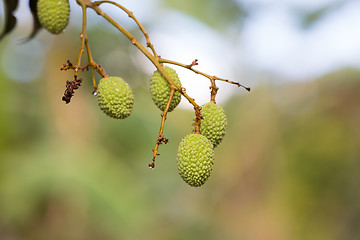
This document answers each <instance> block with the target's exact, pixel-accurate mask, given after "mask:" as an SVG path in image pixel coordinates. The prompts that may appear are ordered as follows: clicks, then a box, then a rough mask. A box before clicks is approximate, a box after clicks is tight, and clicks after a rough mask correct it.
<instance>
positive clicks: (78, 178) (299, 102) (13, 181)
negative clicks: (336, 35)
mask: <svg viewBox="0 0 360 240" xmlns="http://www.w3.org/2000/svg"><path fill="white" fill-rule="evenodd" d="M137 2H140V1H137ZM150 2H151V1H150ZM239 2H240V1H230V0H229V1H211V0H203V1H195V2H193V1H180V2H179V1H170V0H169V1H152V4H157V5H156V7H157V8H159V9H158V10H156V11H157V12H156V13H157V17H153V18H151V19H150V20H148V21H146V27H148V28H150V29H152V28H153V27H154V26H156V25H157V24H158V23H159V22H160V20H161V17H162V15H161V14H163V13H166V12H169V11H177V12H178V13H182V14H184V15H186V16H187V17H189V18H191V19H192V21H197V22H201V23H202V24H204V27H205V26H206V27H207V28H210V29H212V30H211V31H214V33H215V34H217V35H219V36H226V37H229V38H231V37H233V36H234V35H235V34H241V31H242V26H243V25H242V24H243V23H244V20H246V19H247V17H248V16H249V15H251V11H253V9H252V8H246V7H244V5H242V4H239ZM245 2H246V1H245ZM21 3H22V4H24V1H22V2H21ZM25 4H26V3H25ZM145 5H146V6H147V5H149V2H147V3H146V4H145ZM326 6H327V8H323V9H321V10H322V11H320V10H317V11H313V12H312V11H308V12H306V14H305V13H304V14H302V15H301V16H300V19H302V20H303V23H306V24H305V25H306V26H307V27H308V26H310V25H311V24H316V21H317V20H318V19H321V17H322V15H321V14H324V13H325V12H326V11H327V10H328V9H331V10H332V11H336V9H335V10H334V8H332V6H333V5H331V4H328V5H326ZM72 7H77V6H76V5H75V4H74V3H73V2H72ZM144 8H145V7H144ZM143 11H144V12H145V13H146V12H147V11H146V8H145V10H143ZM140 13H142V12H141V11H140ZM79 14H80V13H79V11H77V10H73V9H72V17H73V18H72V19H74V20H72V22H70V25H69V27H68V29H67V31H66V32H65V33H63V34H61V35H60V36H57V37H54V36H50V34H48V33H47V32H46V31H42V32H40V33H39V34H38V35H37V36H36V37H35V39H33V40H31V41H29V42H27V43H21V41H20V40H21V38H24V37H26V36H27V34H28V32H29V29H30V28H31V23H27V24H23V25H21V24H20V25H19V26H18V27H17V29H16V30H15V31H14V32H12V33H11V34H10V35H9V36H7V37H6V38H5V39H4V40H3V41H2V42H0V55H1V61H2V62H1V68H0V80H1V81H0V239H1V240H18V239H19V240H20V239H21V240H22V239H24V240H48V239H53V240H56V239H59V240H65V239H66V240H82V239H84V240H85V239H86V240H90V239H109V240H111V239H158V240H160V239H179V240H180V239H214V240H215V239H229V240H232V239H240V240H241V239H243V240H272V239H274V240H288V239H292V240H297V239H298V240H304V239H306V240H337V239H341V240H354V239H360V174H359V169H360V146H359V143H360V125H359V123H360V104H359V102H360V69H357V68H354V67H343V68H341V69H339V68H336V67H334V68H333V69H331V70H330V71H328V72H327V73H326V74H322V76H320V77H314V78H313V79H307V80H306V81H292V80H291V79H284V78H283V77H279V76H277V75H276V74H273V73H271V72H270V73H264V72H262V73H259V72H260V70H256V71H255V70H254V69H251V70H249V71H250V72H251V73H252V74H251V76H252V78H251V81H249V79H245V78H246V77H249V76H250V75H243V74H242V72H236V71H234V72H235V73H233V76H234V78H235V79H232V80H235V81H240V82H242V81H241V80H242V79H244V81H245V83H246V85H249V86H250V87H252V91H251V92H250V93H247V92H245V91H244V90H242V89H237V88H236V87H235V86H230V85H221V88H220V93H221V91H223V94H224V92H225V94H226V99H227V101H225V100H224V101H223V102H222V104H221V105H222V106H223V107H224V109H225V111H226V113H227V116H228V130H227V134H226V136H225V138H224V140H223V142H222V144H220V146H219V147H217V148H216V152H215V154H216V155H215V165H214V171H213V173H212V176H211V177H210V178H209V180H208V181H207V182H206V184H205V185H204V186H202V187H200V188H191V187H189V186H188V185H186V184H185V183H184V182H183V181H182V179H181V178H180V177H179V175H178V173H177V169H176V151H177V146H178V144H179V142H180V141H181V139H182V138H183V137H184V136H185V135H187V134H188V133H190V131H191V128H192V125H191V121H192V118H193V112H192V111H190V110H188V109H187V108H184V107H182V108H178V109H177V110H176V111H174V112H172V113H170V114H169V115H168V119H167V122H166V127H165V136H166V137H167V138H169V139H170V142H169V144H167V145H166V146H164V145H162V146H160V153H161V155H160V156H159V157H158V158H157V166H156V168H155V169H154V170H149V169H148V167H147V164H148V163H150V161H151V158H152V151H151V150H152V148H153V147H154V144H155V141H156V137H157V133H158V129H159V126H160V120H161V119H160V111H159V110H158V109H157V108H156V107H155V106H154V105H153V103H152V101H151V100H150V99H151V96H150V93H149V90H148V79H149V77H150V75H151V74H152V72H151V71H152V70H150V71H147V69H152V67H151V65H149V63H148V62H147V61H146V59H144V58H143V57H141V56H140V55H138V54H137V51H136V49H135V48H134V47H133V46H132V45H131V44H130V43H129V42H128V40H127V39H125V38H124V37H123V36H122V35H121V34H120V33H118V32H117V31H115V30H114V29H112V28H111V27H105V26H107V25H106V23H105V22H104V21H103V20H101V19H100V20H99V18H98V17H97V16H95V15H94V14H90V24H91V26H90V28H89V32H88V34H89V39H90V45H91V47H92V52H93V55H94V58H95V61H97V62H98V63H100V64H102V65H103V67H104V68H105V70H106V71H107V72H108V73H110V74H111V75H120V76H122V77H123V78H124V79H127V81H128V82H129V84H130V85H131V87H132V88H133V90H134V92H135V107H134V110H133V113H132V115H131V116H130V117H129V118H128V119H125V120H113V119H109V118H108V117H107V116H105V115H104V114H103V113H102V112H101V111H100V110H99V109H98V106H97V101H96V98H95V97H94V96H92V95H91V92H92V83H91V80H90V79H91V77H90V74H89V72H84V73H81V77H83V79H84V83H83V85H82V87H81V88H80V89H78V90H77V91H76V92H75V96H74V97H73V98H72V101H71V103H70V104H68V105H66V104H65V103H64V102H62V101H61V97H62V95H63V92H64V90H65V81H66V80H71V79H72V72H70V71H69V72H61V71H60V70H59V68H60V66H61V64H63V63H65V62H66V61H67V60H71V61H72V62H75V59H76V56H77V53H78V47H79V38H78V36H79V32H80V27H81V24H80V22H79V19H80V16H79ZM135 14H136V12H135ZM144 15H146V14H144ZM146 16H147V15H146ZM211 16H214V17H211ZM2 17H3V15H2ZM21 17H22V16H21V14H19V15H18V18H19V19H20V18H21ZM125 17H126V16H125ZM138 17H139V19H140V20H141V15H140V16H138ZM124 19H125V20H126V21H127V22H129V21H130V20H129V19H127V18H124ZM219 19H220V20H219ZM159 24H160V23H159ZM225 26H230V27H225ZM1 27H3V26H1ZM127 27H128V28H130V29H132V30H134V31H136V28H135V26H134V25H129V26H127ZM189 28H190V27H189ZM165 31H166V29H165ZM179 31H181V32H182V33H184V32H186V29H181V30H179ZM200 34H201V33H200ZM139 36H140V35H139ZM150 37H151V32H150ZM139 39H141V37H139ZM229 41H231V39H230V40H229ZM189 44H191V43H189ZM154 45H155V47H157V45H156V43H154ZM169 45H170V47H173V48H176V46H174V44H172V43H169ZM204 47H205V46H204ZM217 51H218V50H217ZM329 51H331V49H329ZM160 54H161V55H162V56H164V57H165V58H168V57H167V56H166V53H164V52H161V53H160ZM193 54H194V55H193V56H188V57H189V60H192V59H194V58H196V57H197V55H196V52H194V53H193ZM210 54H211V52H210ZM214 54H215V53H214ZM173 60H177V59H176V56H175V58H174V59H173ZM181 61H182V60H181ZM212 61H213V62H215V64H216V63H217V62H220V61H221V62H222V61H228V62H229V64H230V66H236V65H238V64H240V63H237V62H236V61H235V62H234V59H233V58H232V56H231V55H225V56H223V59H219V58H215V59H212ZM298 67H299V68H301V66H298ZM198 69H199V70H201V62H200V65H199V66H198ZM208 73H209V74H216V75H217V74H218V73H217V72H208ZM264 76H265V77H264ZM222 77H227V76H222ZM264 79H266V80H264ZM202 81H204V82H206V80H202ZM206 84H207V83H206ZM185 87H186V88H188V89H190V88H191V86H185ZM223 89H224V90H223ZM230 89H231V90H230ZM206 91H208V89H206ZM220 93H219V94H220ZM192 97H195V99H197V96H192ZM182 101H183V102H185V100H184V99H183V100H182ZM202 103H205V102H202ZM202 103H201V104H202Z"/></svg>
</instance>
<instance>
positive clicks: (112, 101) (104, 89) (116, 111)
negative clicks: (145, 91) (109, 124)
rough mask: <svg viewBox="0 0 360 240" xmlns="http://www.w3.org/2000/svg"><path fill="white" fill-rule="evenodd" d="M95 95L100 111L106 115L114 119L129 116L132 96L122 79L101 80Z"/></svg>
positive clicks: (132, 100) (108, 78) (132, 102)
mask: <svg viewBox="0 0 360 240" xmlns="http://www.w3.org/2000/svg"><path fill="white" fill-rule="evenodd" d="M97 93H98V94H97V98H98V102H99V106H100V109H101V110H102V111H103V112H104V113H105V114H106V115H108V116H110V117H112V118H116V119H124V118H127V117H128V116H130V114H131V110H132V108H133V105H134V94H133V91H132V90H131V88H130V86H129V85H128V84H127V82H125V81H124V80H123V79H122V78H120V77H107V78H102V79H101V80H100V82H99V85H98V90H97Z"/></svg>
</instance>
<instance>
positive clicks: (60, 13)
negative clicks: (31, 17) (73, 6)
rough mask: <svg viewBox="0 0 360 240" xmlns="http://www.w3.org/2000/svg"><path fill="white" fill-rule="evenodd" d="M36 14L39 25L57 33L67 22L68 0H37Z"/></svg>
mask: <svg viewBox="0 0 360 240" xmlns="http://www.w3.org/2000/svg"><path fill="white" fill-rule="evenodd" d="M37 15H38V18H39V21H40V24H41V26H43V27H45V28H46V29H47V30H48V31H49V32H51V33H53V34H59V33H61V32H62V31H63V30H64V29H65V27H66V26H67V25H68V23H69V15H70V5H69V0H39V1H38V2H37Z"/></svg>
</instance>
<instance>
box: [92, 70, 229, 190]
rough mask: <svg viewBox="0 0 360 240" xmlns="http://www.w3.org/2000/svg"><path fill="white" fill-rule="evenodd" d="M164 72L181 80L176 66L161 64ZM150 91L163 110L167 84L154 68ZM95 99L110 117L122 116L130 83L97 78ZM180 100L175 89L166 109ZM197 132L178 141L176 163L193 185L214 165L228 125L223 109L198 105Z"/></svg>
mask: <svg viewBox="0 0 360 240" xmlns="http://www.w3.org/2000/svg"><path fill="white" fill-rule="evenodd" d="M164 69H165V71H166V73H167V74H168V75H169V76H170V77H171V78H172V80H173V81H174V82H175V83H176V84H177V85H179V86H181V82H180V80H179V77H178V75H177V73H176V72H175V70H173V69H172V68H170V67H167V66H165V67H164ZM150 92H151V96H152V99H153V102H154V103H155V105H156V106H157V107H158V108H159V109H160V110H161V111H164V110H165V107H166V105H167V103H168V100H169V97H170V84H169V83H168V82H167V81H166V79H165V78H164V77H163V76H162V74H161V73H160V72H159V71H158V70H156V71H155V72H154V73H153V75H152V77H151V78H150ZM97 96H98V101H99V106H100V108H101V110H103V111H104V113H106V114H107V115H108V116H110V117H112V118H117V119H122V118H126V117H128V116H129V115H130V113H131V109H132V107H133V102H134V94H133V92H132V91H131V89H130V87H129V85H128V84H127V83H126V82H125V81H124V80H123V79H121V78H119V77H107V78H103V79H101V80H100V82H99V87H98V94H97ZM180 101H181V93H180V92H178V91H176V92H175V94H174V96H173V98H172V100H171V102H170V106H169V109H168V111H169V112H171V111H172V110H174V109H175V108H176V106H177V105H178V104H179V103H180ZM200 112H201V116H202V118H203V119H202V120H201V125H200V132H195V130H194V131H193V133H190V134H189V135H187V136H186V137H185V138H184V139H183V140H182V141H181V143H180V145H179V148H178V153H177V166H178V170H179V174H180V176H181V177H182V179H183V180H184V181H185V182H186V183H187V184H189V185H190V186H193V187H199V186H201V185H203V184H204V183H205V181H206V180H207V179H208V177H209V176H210V174H211V172H212V169H213V165H214V148H215V147H216V146H217V145H219V143H220V142H221V141H222V139H223V137H224V135H225V130H226V127H227V118H226V115H225V112H224V109H223V108H222V107H221V106H218V105H216V104H215V103H214V102H209V103H206V104H204V105H203V106H202V109H201V111H200Z"/></svg>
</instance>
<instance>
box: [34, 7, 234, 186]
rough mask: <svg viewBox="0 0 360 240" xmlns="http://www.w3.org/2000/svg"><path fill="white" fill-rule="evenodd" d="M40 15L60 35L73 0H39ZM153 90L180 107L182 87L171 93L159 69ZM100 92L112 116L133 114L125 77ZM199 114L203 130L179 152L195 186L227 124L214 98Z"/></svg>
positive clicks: (106, 81)
mask: <svg viewBox="0 0 360 240" xmlns="http://www.w3.org/2000/svg"><path fill="white" fill-rule="evenodd" d="M37 14H38V18H39V21H40V23H41V25H42V26H43V27H45V28H46V29H47V30H48V31H49V32H51V33H53V34H59V33H61V32H62V31H63V30H64V29H65V27H66V26H67V24H68V21H69V14H70V6H69V1H68V0H38V2H37ZM163 69H164V70H165V72H166V73H167V74H168V75H169V77H170V78H171V80H172V81H173V82H174V83H175V84H176V85H178V86H179V87H181V82H180V80H179V77H178V75H177V73H176V72H175V70H174V69H172V68H170V67H168V66H164V67H163ZM76 86H77V85H76ZM150 93H151V96H152V100H153V102H154V103H155V105H156V106H157V107H158V108H159V109H160V110H161V111H165V109H166V108H167V112H171V111H173V110H174V109H175V108H176V107H177V106H178V104H179V103H180V101H181V96H182V94H181V92H179V91H178V90H176V91H175V92H173V95H172V96H171V94H172V93H171V85H170V84H169V82H168V81H167V80H166V79H165V77H164V76H163V75H162V74H161V73H160V72H159V70H156V71H155V72H154V73H153V75H152V76H151V78H150ZM72 94H73V91H69V93H68V95H69V96H68V101H67V102H69V101H70V98H71V96H72ZM96 95H97V100H98V103H99V107H100V109H101V110H102V111H103V112H104V113H105V114H106V115H108V116H109V117H111V118H115V119H124V118H127V117H129V116H130V114H131V111H132V109H133V105H134V94H133V91H132V89H131V88H130V86H129V85H128V83H127V82H126V81H124V80H123V79H122V78H120V77H115V76H110V77H109V76H107V75H106V76H105V77H103V78H102V79H101V80H100V81H99V84H98V86H97V91H96ZM170 98H171V101H170V103H169V99H170ZM197 117H198V120H200V121H199V123H198V124H200V129H197V130H196V128H195V126H194V129H193V132H192V133H190V134H189V135H187V136H186V137H184V138H183V139H182V141H181V143H180V145H179V148H178V152H177V168H178V170H179V174H180V176H181V177H182V179H183V180H184V181H185V182H186V183H187V184H189V185H190V186H192V187H199V186H201V185H203V184H204V183H205V181H206V180H207V179H208V178H209V176H210V174H211V172H212V169H213V165H214V148H215V147H216V146H218V145H219V143H220V142H221V141H222V139H223V137H224V135H225V130H226V127H227V118H226V115H225V112H224V110H223V108H222V107H220V106H218V105H216V103H215V101H214V100H212V101H210V102H208V103H206V104H204V105H203V106H201V110H200V114H198V115H197V116H196V117H195V118H197ZM194 125H195V124H194Z"/></svg>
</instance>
